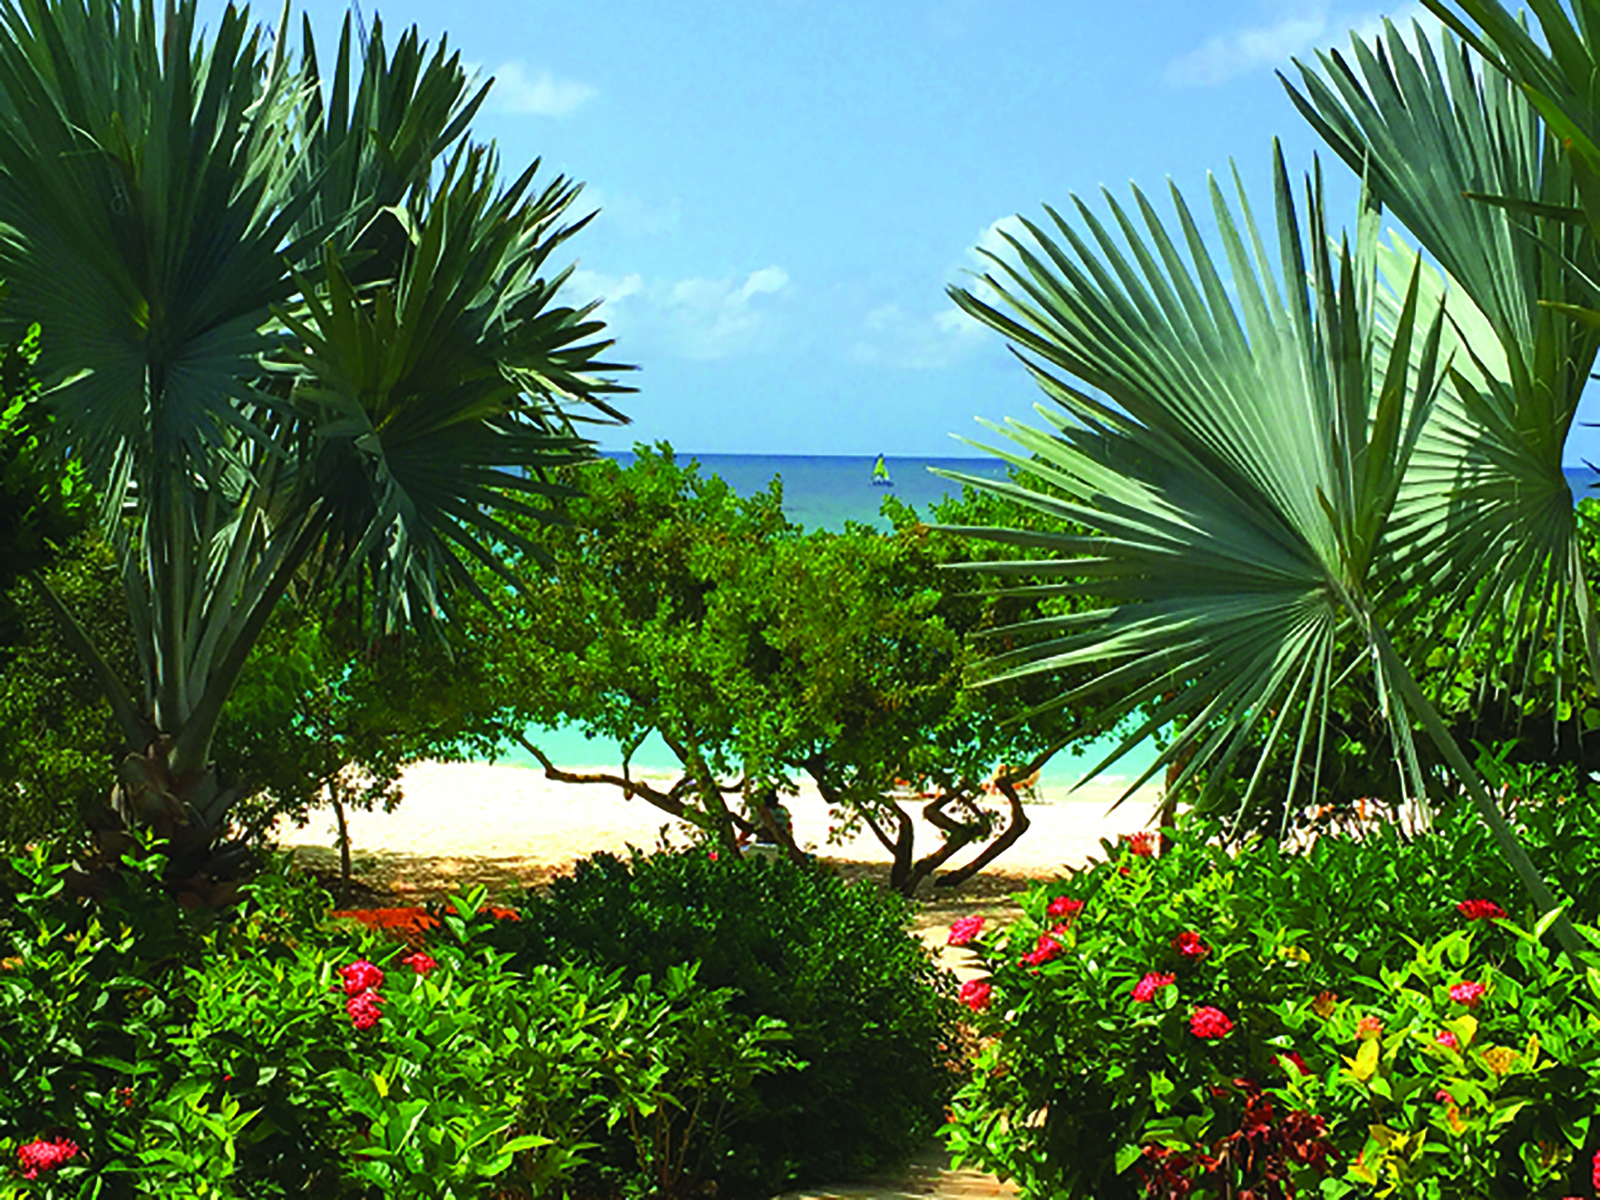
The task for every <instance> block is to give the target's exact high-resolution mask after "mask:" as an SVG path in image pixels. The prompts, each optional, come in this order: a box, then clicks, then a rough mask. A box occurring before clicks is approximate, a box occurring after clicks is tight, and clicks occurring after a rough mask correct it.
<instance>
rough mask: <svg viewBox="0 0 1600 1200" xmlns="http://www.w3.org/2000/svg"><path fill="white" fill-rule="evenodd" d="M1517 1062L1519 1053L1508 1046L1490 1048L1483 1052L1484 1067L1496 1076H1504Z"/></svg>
mask: <svg viewBox="0 0 1600 1200" xmlns="http://www.w3.org/2000/svg"><path fill="white" fill-rule="evenodd" d="M1516 1061H1517V1052H1516V1051H1515V1050H1512V1049H1511V1048H1510V1047H1508V1046H1490V1047H1489V1048H1488V1049H1487V1050H1485V1051H1484V1052H1483V1065H1484V1066H1486V1067H1488V1068H1489V1070H1491V1071H1493V1072H1494V1073H1495V1074H1496V1075H1504V1074H1505V1073H1506V1072H1507V1071H1509V1070H1511V1067H1512V1064H1514V1063H1515V1062H1516Z"/></svg>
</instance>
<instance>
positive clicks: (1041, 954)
mask: <svg viewBox="0 0 1600 1200" xmlns="http://www.w3.org/2000/svg"><path fill="white" fill-rule="evenodd" d="M1061 949H1062V947H1061V943H1060V942H1058V941H1056V939H1055V938H1053V937H1051V936H1050V935H1049V934H1048V933H1041V934H1040V935H1039V940H1038V941H1037V942H1035V943H1034V944H1033V949H1032V950H1030V951H1029V952H1028V953H1027V954H1024V955H1023V956H1022V961H1023V962H1024V963H1026V964H1027V965H1028V966H1030V967H1037V966H1040V965H1041V964H1043V963H1047V962H1049V961H1050V960H1051V959H1052V958H1054V957H1056V955H1058V954H1060V953H1061Z"/></svg>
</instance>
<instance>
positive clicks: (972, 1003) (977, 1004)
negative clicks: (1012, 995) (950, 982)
mask: <svg viewBox="0 0 1600 1200" xmlns="http://www.w3.org/2000/svg"><path fill="white" fill-rule="evenodd" d="M993 995H994V986H993V985H992V984H990V982H989V981H988V980H987V979H969V980H967V981H966V982H965V983H963V984H962V985H961V993H960V997H959V998H960V1000H961V1003H963V1004H965V1005H966V1006H967V1007H968V1008H970V1009H971V1010H972V1011H973V1012H982V1011H983V1010H984V1009H986V1008H988V1007H989V1000H990V997H992V996H993Z"/></svg>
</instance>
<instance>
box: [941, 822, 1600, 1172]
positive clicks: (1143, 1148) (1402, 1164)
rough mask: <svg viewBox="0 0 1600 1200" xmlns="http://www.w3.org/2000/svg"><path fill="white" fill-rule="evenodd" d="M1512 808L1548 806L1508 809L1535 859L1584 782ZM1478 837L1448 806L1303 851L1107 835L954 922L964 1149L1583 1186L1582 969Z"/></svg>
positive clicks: (1598, 993)
mask: <svg viewBox="0 0 1600 1200" xmlns="http://www.w3.org/2000/svg"><path fill="white" fill-rule="evenodd" d="M1528 811H1529V812H1530V814H1531V815H1535V816H1540V817H1546V816H1548V815H1549V814H1550V813H1552V812H1554V813H1555V814H1557V815H1556V816H1555V817H1553V818H1551V819H1549V820H1546V821H1545V822H1544V823H1543V824H1539V823H1537V822H1528V821H1524V822H1523V825H1524V829H1523V832H1524V835H1525V836H1526V838H1527V840H1528V841H1529V843H1530V849H1531V851H1532V852H1533V853H1534V854H1535V856H1536V857H1542V858H1544V859H1545V860H1546V862H1550V861H1551V860H1552V858H1553V857H1554V855H1555V850H1554V848H1553V847H1552V846H1551V845H1550V843H1549V841H1548V840H1547V839H1549V838H1552V837H1555V838H1563V837H1566V836H1569V835H1570V834H1571V833H1572V832H1573V831H1574V830H1575V829H1577V828H1580V827H1584V826H1587V827H1589V828H1592V826H1593V822H1594V819H1595V814H1596V812H1597V811H1600V803H1597V802H1596V797H1595V796H1593V795H1589V796H1569V797H1568V798H1567V799H1566V800H1565V801H1564V802H1561V803H1557V802H1556V799H1555V798H1554V797H1552V798H1551V799H1550V800H1549V801H1548V802H1547V803H1546V804H1545V805H1543V806H1542V807H1540V808H1537V809H1530V810H1528ZM1486 838H1487V834H1485V833H1484V832H1483V831H1482V829H1481V826H1480V825H1479V823H1478V822H1477V821H1475V820H1474V819H1473V818H1472V816H1471V815H1470V814H1469V813H1466V812H1459V813H1447V814H1445V815H1444V816H1443V817H1442V818H1441V819H1440V823H1439V828H1438V829H1437V830H1436V831H1435V833H1434V834H1432V835H1429V836H1426V837H1422V838H1419V839H1417V840H1415V841H1409V840H1407V839H1405V838H1402V837H1400V836H1399V835H1397V834H1396V833H1395V832H1394V831H1393V830H1392V828H1390V827H1387V826H1385V827H1381V828H1378V829H1375V830H1373V831H1372V832H1371V833H1370V834H1369V835H1368V836H1367V837H1365V838H1363V839H1361V840H1352V839H1346V838H1336V837H1325V838H1321V839H1319V840H1317V841H1316V842H1314V843H1313V844H1312V845H1311V846H1309V847H1308V848H1306V849H1305V850H1304V851H1302V852H1298V853H1290V852H1287V851H1284V850H1282V849H1280V848H1279V847H1278V846H1276V845H1275V844H1273V843H1271V842H1255V843H1251V844H1249V845H1247V846H1245V847H1242V848H1239V849H1236V850H1225V849H1223V848H1220V847H1219V846H1217V845H1215V844H1207V843H1206V841H1205V838H1204V831H1201V832H1199V833H1197V834H1194V835H1184V836H1180V837H1179V838H1178V839H1177V840H1176V841H1175V842H1173V843H1172V844H1171V845H1170V846H1169V847H1168V849H1167V852H1166V853H1164V854H1162V855H1161V856H1160V857H1151V856H1150V855H1149V854H1147V853H1144V852H1145V851H1147V850H1150V849H1152V848H1153V843H1152V842H1150V841H1145V840H1142V839H1141V840H1139V841H1137V842H1135V841H1124V842H1122V843H1120V844H1118V845H1116V846H1112V845H1109V844H1108V845H1107V847H1106V850H1107V856H1106V858H1105V859H1104V860H1103V861H1097V862H1095V863H1092V864H1091V865H1090V866H1089V867H1088V868H1087V869H1085V870H1083V871H1081V872H1079V873H1077V874H1075V875H1073V876H1071V877H1070V878H1068V879H1064V880H1061V881H1058V882H1056V883H1054V884H1049V885H1042V886H1040V887H1038V888H1036V889H1035V890H1034V891H1032V892H1031V893H1030V894H1029V895H1028V896H1026V897H1025V900H1024V910H1025V916H1024V917H1023V918H1022V919H1021V920H1020V921H1018V922H1017V923H1015V924H1014V925H1012V926H1011V927H1010V928H1008V929H1005V930H1001V931H997V932H994V933H992V934H991V933H985V932H984V931H982V930H981V929H978V928H974V927H973V926H972V925H971V924H968V925H966V926H963V927H961V928H960V929H958V930H956V931H955V932H953V934H952V937H953V940H954V941H955V942H956V943H958V944H961V943H966V944H969V945H970V946H971V947H972V948H973V950H974V951H975V952H976V953H977V954H978V955H979V957H980V959H981V961H982V962H983V964H984V965H985V966H986V967H987V968H988V971H989V975H988V976H987V978H986V979H984V980H982V981H979V982H975V983H972V984H969V985H967V986H966V988H965V990H964V993H963V999H965V1000H966V1001H967V1003H968V1005H969V1007H971V1008H972V1010H973V1021H974V1022H975V1025H976V1032H977V1033H978V1034H979V1035H980V1037H981V1039H982V1041H983V1045H984V1049H983V1050H982V1052H981V1054H980V1056H979V1058H978V1060H977V1062H976V1064H975V1067H974V1071H973V1074H972V1077H971V1080H970V1081H969V1083H968V1084H967V1085H966V1086H965V1087H964V1089H963V1090H962V1092H961V1093H960V1095H959V1096H958V1097H957V1100H956V1103H955V1106H954V1111H955V1117H956V1119H955V1121H954V1122H953V1123H952V1124H951V1125H950V1126H949V1129H948V1136H949V1138H950V1141H951V1145H952V1147H953V1148H954V1150H955V1151H956V1154H957V1157H958V1159H960V1160H961V1161H965V1162H970V1163H976V1164H978V1165H981V1166H983V1167H985V1168H987V1169H990V1170H994V1171H997V1172H998V1173H1000V1174H1001V1175H1002V1176H1005V1177H1010V1178H1014V1179H1016V1180H1017V1181H1018V1182H1019V1184H1020V1185H1021V1187H1022V1189H1023V1191H1024V1194H1025V1195H1026V1196H1028V1197H1030V1198H1032V1197H1045V1196H1051V1197H1095V1198H1096V1200H1111V1198H1113V1197H1119V1196H1124V1197H1134V1196H1142V1195H1158V1196H1194V1197H1201V1196H1223V1195H1242V1194H1244V1193H1245V1192H1246V1191H1250V1192H1251V1194H1254V1195H1256V1196H1258V1197H1287V1196H1294V1195H1302V1196H1303V1195H1323V1196H1330V1197H1337V1196H1345V1195H1397V1196H1408V1197H1409V1196H1415V1197H1431V1198H1439V1200H1443V1198H1445V1197H1458V1196H1459V1197H1507V1198H1510V1197H1527V1196H1550V1197H1560V1196H1567V1195H1572V1194H1575V1193H1576V1192H1578V1191H1579V1190H1580V1187H1579V1184H1581V1185H1582V1186H1581V1190H1582V1192H1583V1193H1584V1194H1588V1193H1589V1190H1590V1187H1589V1173H1590V1171H1591V1169H1592V1166H1593V1163H1594V1158H1595V1151H1596V1150H1597V1149H1600V1136H1591V1132H1590V1124H1589V1115H1590V1114H1592V1113H1593V1112H1595V1111H1596V1108H1597V1106H1600V975H1596V974H1595V973H1594V971H1593V970H1592V969H1586V964H1579V965H1576V966H1575V965H1574V964H1573V963H1572V962H1571V960H1570V959H1568V958H1567V957H1566V956H1565V955H1564V954H1560V955H1558V954H1556V953H1555V952H1554V951H1552V950H1551V949H1549V948H1547V947H1546V946H1545V945H1544V941H1543V936H1542V935H1543V934H1544V933H1545V930H1546V928H1547V927H1548V924H1549V922H1548V920H1546V919H1543V916H1542V914H1538V913H1536V912H1534V911H1533V910H1532V909H1531V908H1530V907H1529V906H1528V904H1527V903H1526V902H1525V901H1524V900H1523V899H1521V898H1520V894H1519V893H1518V892H1517V891H1516V890H1515V888H1514V884H1513V881H1512V879H1511V877H1510V875H1509V872H1508V870H1507V869H1506V868H1505V867H1504V866H1503V864H1502V863H1501V862H1500V861H1499V859H1498V857H1497V856H1495V855H1493V854H1492V853H1491V852H1490V849H1489V847H1488V846H1487V845H1486V844H1485V841H1486ZM1541 865H1543V864H1541ZM1556 873H1557V872H1555V871H1553V872H1552V874H1556ZM1574 899H1575V903H1574V905H1573V910H1574V915H1575V916H1576V917H1578V918H1579V919H1580V920H1581V921H1585V922H1590V924H1585V925H1582V926H1580V928H1581V929H1582V930H1583V931H1584V936H1585V937H1587V938H1588V939H1589V940H1590V941H1591V942H1593V943H1594V944H1596V945H1600V932H1596V931H1595V929H1594V927H1593V925H1592V922H1593V921H1594V920H1595V917H1596V912H1595V910H1594V907H1593V904H1594V899H1595V897H1594V896H1592V895H1590V894H1587V893H1580V894H1579V895H1578V896H1577V897H1575V898H1574ZM1469 902H1476V903H1469ZM1463 985H1468V986H1465V987H1464V988H1463ZM1472 985H1481V987H1482V991H1481V992H1480V991H1479V990H1478V987H1477V986H1472ZM1452 989H1454V990H1452ZM1596 1134H1600V1131H1596Z"/></svg>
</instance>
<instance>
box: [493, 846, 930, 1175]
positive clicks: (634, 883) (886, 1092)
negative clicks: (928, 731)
mask: <svg viewBox="0 0 1600 1200" xmlns="http://www.w3.org/2000/svg"><path fill="white" fill-rule="evenodd" d="M906 913H907V905H906V904H905V902H904V901H901V900H900V899H899V898H898V897H894V896H886V895H884V894H883V893H881V892H880V891H879V890H878V889H877V888H876V887H874V886H873V885H871V884H870V883H866V882H862V883H857V884H846V883H844V882H842V881H841V880H839V879H838V878H837V877H835V876H834V875H832V874H831V873H829V872H828V871H826V870H825V869H823V868H820V867H815V866H796V865H794V864H792V863H790V862H788V861H787V860H785V859H782V858H767V857H750V858H748V859H746V860H733V859H729V858H727V857H724V856H717V857H712V856H711V855H710V854H708V853H707V852H706V851H705V850H703V849H696V850H691V851H689V852H686V853H660V854H655V855H650V856H648V857H646V856H640V855H635V856H634V857H633V858H632V859H631V860H628V861H624V860H621V859H618V858H615V857H612V856H609V855H596V856H595V857H593V858H590V859H587V860H584V861H583V862H580V863H579V864H578V867H577V870H576V873H575V874H574V875H573V876H572V877H570V878H566V877H563V878H560V879H557V880H556V881H555V882H554V883H553V884H552V886H551V888H550V891H549V894H548V895H547V896H539V895H530V896H529V897H528V899H527V902H526V904H525V905H524V906H523V907H522V909H521V917H522V919H521V920H520V921H518V922H517V923H515V924H510V923H508V924H506V925H503V926H501V927H500V928H499V929H497V930H496V931H495V934H494V938H495V941H496V944H498V945H499V946H501V947H503V948H505V949H507V950H509V951H511V952H512V953H513V957H512V959H511V963H512V964H513V965H514V966H518V967H525V968H527V969H532V967H533V966H534V965H536V964H555V963H559V962H564V961H576V962H578V963H581V964H584V965H586V966H588V967H590V968H592V969H596V970H600V971H603V972H604V971H614V970H621V971H624V972H626V973H627V975H629V976H630V977H631V976H634V975H639V974H643V975H648V976H660V975H661V974H662V973H663V972H664V971H666V970H668V969H669V968H671V967H672V966H673V965H675V964H679V963H686V962H692V963H696V964H698V968H699V979H700V982H701V983H702V984H703V985H705V986H707V987H711V988H731V989H734V994H733V996H732V998H731V1000H730V1007H731V1009H732V1010H733V1011H734V1012H738V1013H742V1014H744V1015H745V1016H747V1017H749V1018H751V1019H756V1020H759V1019H768V1018H771V1019H778V1020H781V1021H782V1022H783V1023H784V1026H785V1027H786V1029H787V1031H788V1033H789V1036H790V1038H791V1040H790V1041H789V1043H788V1047H787V1048H788V1050H789V1052H790V1053H791V1054H792V1055H793V1057H794V1058H795V1059H796V1060H798V1061H799V1062H801V1063H803V1064H804V1066H803V1068H801V1069H800V1070H798V1071H793V1072H781V1073H775V1074H771V1075H766V1076H763V1077H761V1078H759V1079H757V1080H755V1082H754V1085H753V1086H754V1091H755V1094H756V1097H757V1104H756V1105H755V1106H754V1107H753V1108H752V1109H751V1110H750V1111H749V1112H748V1113H746V1114H744V1115H742V1116H740V1117H739V1118H738V1119H736V1120H734V1121H732V1122H731V1123H730V1137H731V1141H730V1146H729V1149H728V1151H727V1155H726V1158H725V1159H724V1160H723V1162H722V1163H720V1164H719V1169H718V1170H717V1171H716V1172H715V1175H716V1178H717V1179H718V1181H719V1185H720V1189H721V1194H724V1195H727V1194H730V1193H731V1194H734V1195H738V1196H760V1195H769V1194H771V1193H772V1192H775V1191H780V1190H784V1189H787V1188H790V1187H794V1186H798V1185H803V1184H806V1183H818V1182H827V1181H829V1180H836V1179H846V1178H853V1177H856V1176H858V1175H860V1174H862V1173H865V1172H868V1171H871V1170H874V1169H878V1168H884V1167H892V1166H895V1165H897V1164H900V1163H902V1162H903V1161H904V1160H906V1159H907V1158H909V1157H910V1155H911V1154H912V1152H913V1151H914V1150H916V1149H917V1147H918V1146H919V1145H920V1144H921V1143H922V1142H923V1141H924V1140H925V1139H926V1138H927V1137H928V1135H929V1134H930V1133H931V1132H932V1131H933V1130H934V1129H935V1128H936V1127H937V1126H938V1124H939V1123H940V1122H941V1121H942V1120H943V1117H944V1106H945V1103H946V1101H947V1100H948V1099H949V1097H950V1095H951V1093H952V1091H953V1089H954V1086H955V1084H956V1082H957V1074H956V1070H955V1068H954V1067H953V1065H952V1061H953V1060H954V1058H955V1057H956V1044H957V1039H956V1036H955V1030H954V1027H953V1021H952V1011H953V1005H952V1000H951V994H950V991H949V987H950V985H949V983H948V977H946V976H944V975H943V974H942V973H941V972H939V971H937V970H936V969H935V968H934V967H933V965H932V963H931V961H930V959H929V957H928V954H927V952H926V950H925V949H924V948H923V946H922V945H921V943H920V942H918V941H917V940H916V938H914V937H913V936H912V935H911V934H909V933H907V932H906V930H905V929H904V921H905V917H906Z"/></svg>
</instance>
